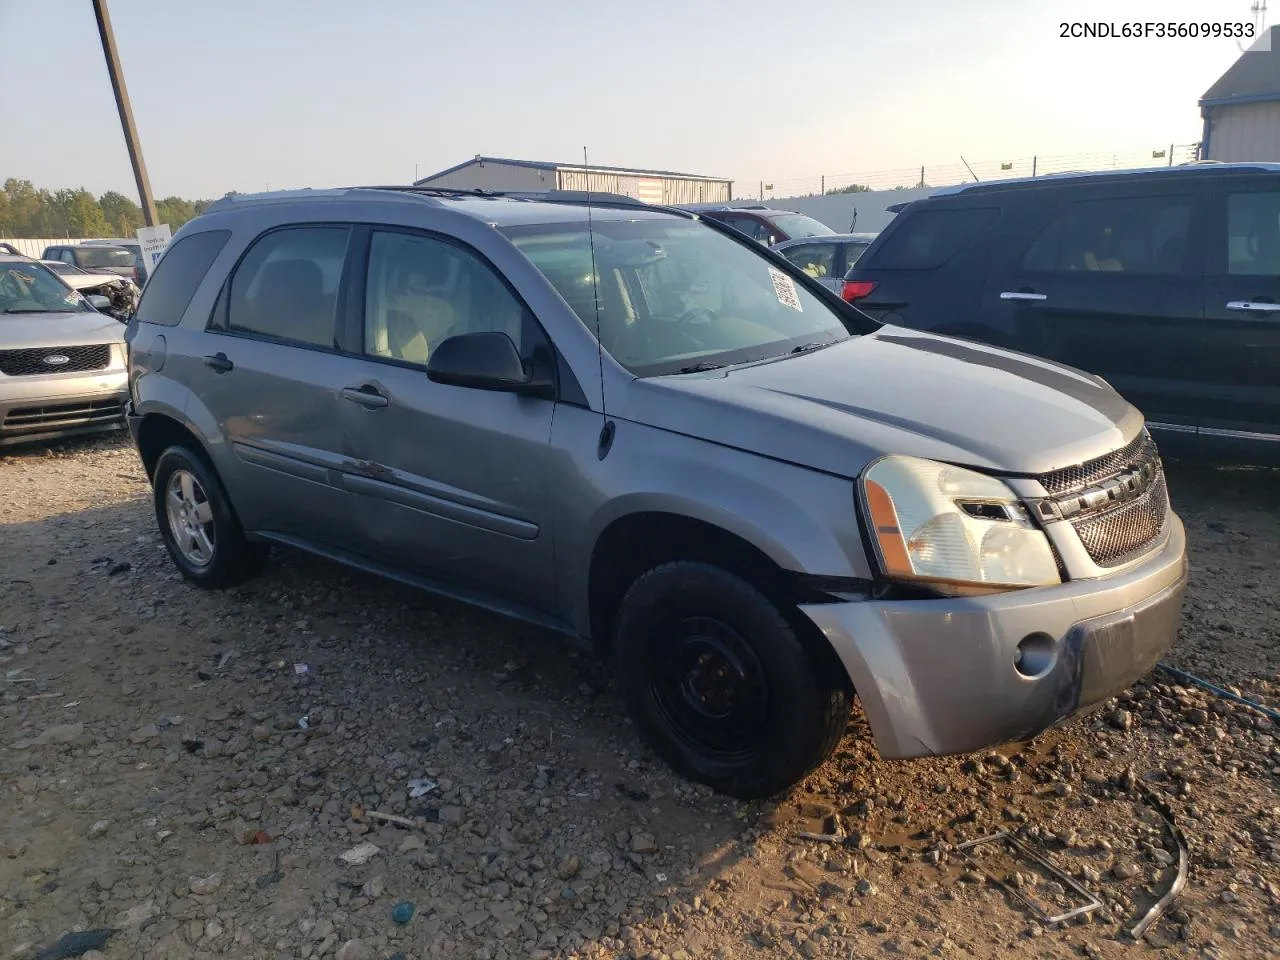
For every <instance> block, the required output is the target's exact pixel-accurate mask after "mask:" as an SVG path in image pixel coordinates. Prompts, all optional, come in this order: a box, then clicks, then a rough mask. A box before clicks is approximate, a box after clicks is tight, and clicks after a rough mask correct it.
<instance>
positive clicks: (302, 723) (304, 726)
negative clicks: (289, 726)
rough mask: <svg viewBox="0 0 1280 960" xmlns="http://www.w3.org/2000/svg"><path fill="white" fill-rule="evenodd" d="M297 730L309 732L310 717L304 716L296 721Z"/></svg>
mask: <svg viewBox="0 0 1280 960" xmlns="http://www.w3.org/2000/svg"><path fill="white" fill-rule="evenodd" d="M298 729H299V730H310V729H311V717H310V716H305V717H303V718H301V719H300V720H299V721H298Z"/></svg>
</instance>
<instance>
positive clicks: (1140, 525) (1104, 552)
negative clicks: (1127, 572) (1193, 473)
mask: <svg viewBox="0 0 1280 960" xmlns="http://www.w3.org/2000/svg"><path fill="white" fill-rule="evenodd" d="M1168 508H1169V492H1168V490H1167V489H1166V487H1165V482H1164V473H1163V471H1162V472H1160V473H1159V474H1157V475H1156V479H1155V481H1154V482H1153V483H1152V484H1151V486H1150V487H1148V488H1147V490H1146V491H1145V492H1144V493H1143V494H1142V496H1140V497H1138V499H1136V500H1131V501H1129V502H1128V503H1125V504H1121V505H1120V506H1118V507H1115V508H1113V509H1111V510H1105V511H1103V512H1102V513H1095V514H1094V515H1093V516H1089V517H1084V518H1082V519H1079V520H1073V521H1071V525H1072V526H1073V527H1075V528H1076V533H1077V534H1079V536H1080V541H1081V542H1082V543H1083V544H1084V548H1085V549H1086V550H1087V551H1088V552H1089V556H1090V557H1092V558H1093V562H1094V563H1096V564H1098V565H1099V566H1102V567H1114V566H1116V565H1118V564H1121V563H1124V562H1125V561H1126V560H1129V559H1131V558H1132V557H1135V556H1137V555H1138V554H1140V553H1141V552H1142V551H1143V550H1144V549H1145V548H1146V547H1147V546H1148V545H1149V544H1150V543H1151V541H1153V540H1155V539H1156V537H1158V536H1160V531H1161V530H1163V529H1164V517H1165V513H1166V512H1167V511H1168Z"/></svg>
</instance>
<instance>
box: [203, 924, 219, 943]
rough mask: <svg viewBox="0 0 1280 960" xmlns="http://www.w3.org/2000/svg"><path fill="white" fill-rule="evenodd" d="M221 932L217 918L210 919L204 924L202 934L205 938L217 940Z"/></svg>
mask: <svg viewBox="0 0 1280 960" xmlns="http://www.w3.org/2000/svg"><path fill="white" fill-rule="evenodd" d="M222 934H223V928H222V924H220V923H219V922H218V921H217V920H210V921H209V922H208V923H206V924H205V925H204V936H205V939H206V940H217V939H218V938H219V937H220V936H222Z"/></svg>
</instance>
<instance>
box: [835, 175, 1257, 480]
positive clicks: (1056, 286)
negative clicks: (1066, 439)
mask: <svg viewBox="0 0 1280 960" xmlns="http://www.w3.org/2000/svg"><path fill="white" fill-rule="evenodd" d="M842 295H843V296H844V298H845V299H846V300H848V301H850V302H851V303H855V304H857V306H858V307H859V308H861V309H862V310H863V311H865V312H866V313H869V314H871V315H872V316H873V317H876V318H877V319H880V320H883V321H884V322H887V323H893V324H899V325H902V326H907V327H913V328H916V329H921V330H930V331H933V332H936V333H942V334H949V335H953V336H959V337H965V338H969V339H973V340H980V341H982V342H985V343H992V344H997V345H1000V346H1005V347H1012V348H1015V349H1018V350H1022V351H1025V352H1027V353H1031V354H1036V355H1038V356H1042V357H1048V358H1050V359H1053V360H1058V361H1061V362H1063V363H1066V364H1069V365H1071V366H1074V367H1078V368H1080V369H1082V370H1087V371H1089V372H1091V373H1094V374H1097V375H1098V376H1101V377H1102V378H1104V379H1105V380H1107V381H1108V382H1110V383H1111V385H1112V386H1114V387H1115V388H1116V389H1117V390H1119V391H1120V393H1122V394H1123V395H1124V396H1125V397H1126V398H1127V399H1128V400H1130V401H1131V402H1132V403H1134V404H1135V405H1136V406H1137V407H1139V409H1141V410H1142V412H1143V413H1144V414H1146V417H1147V419H1148V422H1149V423H1148V425H1149V426H1150V428H1151V429H1152V430H1153V431H1160V432H1161V433H1162V434H1163V435H1164V441H1163V444H1162V446H1164V447H1165V448H1166V449H1168V450H1170V451H1173V450H1175V449H1181V451H1182V452H1184V453H1194V452H1203V453H1206V454H1212V455H1214V456H1220V457H1228V458H1237V459H1243V460H1251V461H1253V462H1266V463H1272V462H1280V164H1264V163H1257V164H1214V165H1212V166H1209V165H1204V166H1200V165H1190V166H1185V167H1168V168H1161V169H1158V170H1137V171H1127V172H1116V173H1097V174H1071V175H1061V176H1048V177H1040V178H1037V179H1034V180H1018V181H1005V182H1001V183H981V184H970V185H965V186H960V187H953V188H949V189H945V190H941V191H939V192H937V193H935V194H933V195H932V196H930V197H927V198H925V199H923V200H917V201H915V202H914V203H911V204H909V205H907V206H906V207H905V208H903V209H902V210H901V212H900V213H898V215H897V217H896V218H895V219H894V220H893V221H892V222H891V223H890V224H889V226H888V227H886V228H885V230H884V231H883V232H882V233H881V234H880V236H879V237H878V238H877V239H876V241H875V242H874V243H873V244H872V245H871V246H870V247H869V248H868V249H867V251H866V252H865V253H864V254H863V255H862V257H861V258H860V259H859V260H858V262H857V264H856V265H855V266H854V267H853V268H851V269H850V270H849V272H848V273H847V274H846V276H845V283H844V287H843V290H842Z"/></svg>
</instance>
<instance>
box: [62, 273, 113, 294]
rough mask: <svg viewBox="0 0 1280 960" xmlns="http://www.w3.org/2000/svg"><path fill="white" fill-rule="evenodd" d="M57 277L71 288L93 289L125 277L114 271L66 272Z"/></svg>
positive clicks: (107, 285) (106, 285)
mask: <svg viewBox="0 0 1280 960" xmlns="http://www.w3.org/2000/svg"><path fill="white" fill-rule="evenodd" d="M58 279H59V280H61V281H62V282H63V283H65V284H66V285H67V286H68V287H70V288H71V289H72V290H93V289H96V288H98V287H109V286H112V285H113V284H117V283H119V282H120V281H121V280H124V279H125V278H124V277H121V276H117V275H116V274H114V273H68V274H59V275H58Z"/></svg>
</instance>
